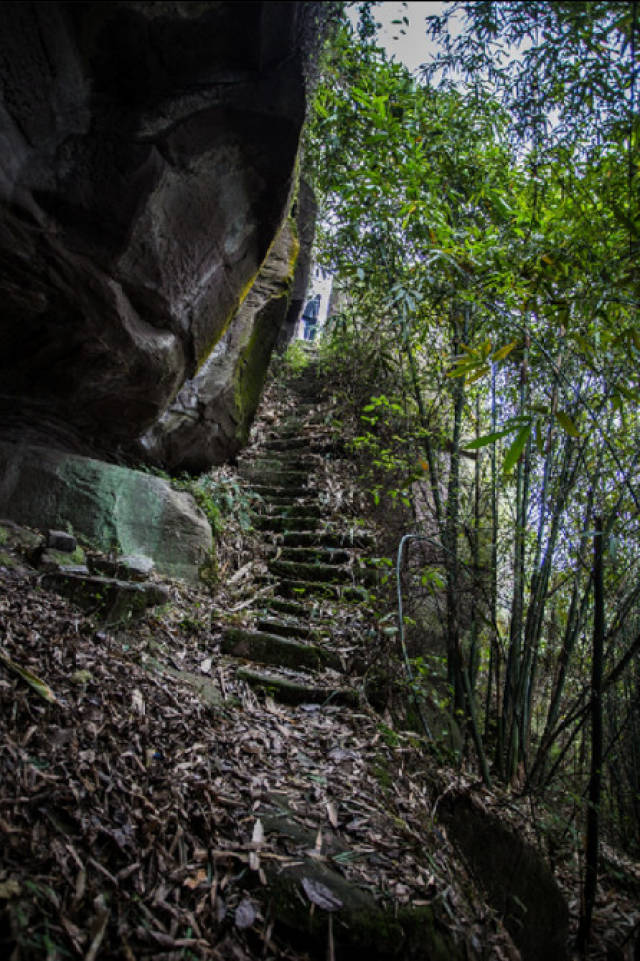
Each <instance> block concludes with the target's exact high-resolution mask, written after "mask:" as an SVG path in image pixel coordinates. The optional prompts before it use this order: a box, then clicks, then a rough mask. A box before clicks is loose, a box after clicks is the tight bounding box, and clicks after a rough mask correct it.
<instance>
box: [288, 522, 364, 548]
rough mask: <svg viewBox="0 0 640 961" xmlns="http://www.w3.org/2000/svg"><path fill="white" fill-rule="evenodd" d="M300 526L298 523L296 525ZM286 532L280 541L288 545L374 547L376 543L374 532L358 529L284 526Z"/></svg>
mask: <svg viewBox="0 0 640 961" xmlns="http://www.w3.org/2000/svg"><path fill="white" fill-rule="evenodd" d="M296 526H298V525H296ZM282 529H283V530H284V531H285V533H284V534H283V535H282V538H281V539H280V540H279V543H281V544H283V545H284V546H286V547H315V546H320V545H322V546H324V547H365V548H366V547H372V546H373V544H374V537H373V534H370V533H369V532H368V531H358V532H356V533H353V534H351V533H343V532H341V531H340V530H336V529H334V530H329V531H327V530H325V531H323V530H320V531H313V530H310V529H306V528H299V530H295V531H292V530H288V529H287V528H286V527H285V528H282Z"/></svg>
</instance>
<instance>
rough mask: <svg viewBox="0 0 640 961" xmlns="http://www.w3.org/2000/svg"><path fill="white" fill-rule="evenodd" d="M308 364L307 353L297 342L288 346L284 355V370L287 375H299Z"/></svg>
mask: <svg viewBox="0 0 640 961" xmlns="http://www.w3.org/2000/svg"><path fill="white" fill-rule="evenodd" d="M308 363H309V353H308V351H307V350H305V348H304V347H303V346H302V344H301V342H300V341H299V340H294V341H292V343H290V344H289V346H288V347H287V350H286V352H285V355H284V368H285V371H286V372H287V373H289V374H299V373H301V372H302V371H303V370H304V369H305V367H306V366H307V365H308Z"/></svg>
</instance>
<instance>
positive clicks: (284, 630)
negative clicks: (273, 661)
mask: <svg viewBox="0 0 640 961" xmlns="http://www.w3.org/2000/svg"><path fill="white" fill-rule="evenodd" d="M257 627H258V630H259V631H265V632H266V633H267V634H279V635H280V636H282V637H301V638H303V639H306V638H313V637H316V636H317V635H316V631H314V630H313V629H312V628H310V627H309V625H308V624H305V623H304V622H303V621H296V622H293V621H277V620H275V619H274V618H271V617H263V618H260V620H259V621H258V624H257Z"/></svg>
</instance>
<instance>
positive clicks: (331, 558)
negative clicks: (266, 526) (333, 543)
mask: <svg viewBox="0 0 640 961" xmlns="http://www.w3.org/2000/svg"><path fill="white" fill-rule="evenodd" d="M276 549H277V550H279V551H280V553H279V555H278V560H281V561H295V562H296V563H299V564H348V563H349V561H350V560H351V556H352V555H351V554H350V553H349V551H345V550H343V549H342V548H339V547H327V546H326V545H324V546H320V547H281V546H280V545H279V544H277V545H276Z"/></svg>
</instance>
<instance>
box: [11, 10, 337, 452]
mask: <svg viewBox="0 0 640 961" xmlns="http://www.w3.org/2000/svg"><path fill="white" fill-rule="evenodd" d="M324 6H327V7H328V6H330V5H323V4H316V3H301V2H291V3H266V2H265V3H260V2H256V3H244V4H243V5H242V8H241V11H242V12H241V14H240V13H239V12H238V11H239V8H238V6H237V5H236V4H233V3H229V2H205V3H187V2H181V0H167V2H158V3H149V2H145V0H125V2H103V3H71V2H61V0H57V2H50V3H35V2H31V3H29V2H20V3H17V2H7V3H3V4H1V5H0V27H1V29H0V91H1V92H2V94H1V96H0V139H1V143H2V150H1V160H0V207H1V208H2V215H1V216H0V265H1V266H0V303H1V304H2V308H1V312H0V377H1V382H2V391H1V395H0V424H1V425H2V432H3V435H4V438H5V439H8V440H14V441H17V440H24V439H25V438H27V439H29V440H30V441H38V442H41V441H42V439H43V438H44V437H46V439H47V443H48V445H50V446H52V445H53V444H54V442H55V444H56V445H57V446H60V447H61V448H63V449H67V450H73V451H75V452H78V453H92V452H98V453H100V454H101V455H104V456H106V457H107V458H108V459H117V456H118V452H119V451H122V450H123V449H127V450H128V449H130V447H131V445H135V443H136V442H137V440H138V438H139V437H140V436H141V435H142V434H143V433H144V432H145V431H147V430H148V429H149V428H151V427H152V425H153V424H154V423H155V422H156V421H157V420H158V418H159V417H160V416H161V415H162V414H163V413H164V411H165V410H166V409H167V407H168V406H169V404H170V403H171V402H172V401H173V400H174V398H175V397H176V395H177V393H178V391H179V390H180V388H181V387H182V385H183V384H184V383H185V381H186V380H189V381H190V382H191V383H193V381H194V379H195V378H196V375H197V373H198V371H200V370H202V369H203V366H204V365H208V366H207V371H208V375H209V373H210V370H211V366H214V367H215V365H216V364H218V363H220V364H223V365H224V364H226V363H227V360H228V357H229V355H230V353H233V351H235V352H236V353H235V355H234V356H236V357H238V355H240V359H239V361H238V363H235V361H234V363H233V365H232V377H231V381H230V383H225V388H224V396H222V388H220V390H219V391H218V401H217V403H218V405H220V404H222V405H223V406H224V405H230V406H229V409H226V408H225V409H224V411H223V412H217V413H215V415H214V414H213V412H212V411H210V410H209V413H208V414H207V415H206V416H204V417H203V418H202V422H203V424H204V426H205V428H207V427H209V425H210V424H211V423H219V424H220V428H219V438H220V439H219V441H215V440H213V441H212V444H211V447H212V449H211V450H206V452H205V453H204V454H203V455H202V456H200V455H198V456H195V455H194V454H193V453H192V451H193V448H194V446H196V447H197V444H196V442H195V440H194V439H193V438H191V440H190V441H189V442H185V444H184V450H183V447H182V445H180V444H178V443H177V442H175V441H174V431H173V430H171V429H168V430H167V437H168V438H169V437H170V438H171V440H170V441H169V440H167V442H166V449H167V451H168V453H169V456H170V458H171V459H173V460H175V461H176V462H177V463H181V462H184V463H191V461H192V460H194V459H195V460H196V461H197V462H198V463H211V460H212V458H220V457H221V456H223V455H222V453H221V452H222V451H223V450H224V451H225V452H226V453H228V451H229V450H232V449H233V446H234V445H237V444H239V443H242V439H243V437H244V436H245V435H246V424H247V420H248V419H250V416H251V410H252V408H253V406H254V404H255V398H256V393H257V392H258V391H259V388H260V385H261V377H262V375H263V374H262V371H261V367H262V365H264V364H265V363H266V361H267V360H268V356H269V353H270V344H271V342H272V340H273V338H274V337H275V336H276V334H277V330H275V331H274V328H277V326H278V324H279V323H280V319H281V313H282V305H281V304H279V300H280V299H281V298H276V302H274V303H272V304H270V306H268V309H267V305H266V303H263V304H262V307H264V308H265V309H266V310H267V313H266V314H265V313H264V310H263V312H262V314H261V316H260V319H259V320H257V321H256V323H255V324H254V325H253V327H251V329H250V330H248V328H247V318H246V316H245V314H246V312H247V311H248V310H251V312H252V314H255V313H256V309H258V311H259V312H260V310H261V309H262V307H261V308H256V305H255V303H253V302H252V303H251V304H249V303H248V301H249V300H250V298H247V296H246V294H247V291H248V290H252V291H253V294H252V296H254V299H255V298H256V297H257V298H258V299H260V296H262V295H259V294H258V291H256V290H255V288H254V281H255V280H256V277H257V276H258V273H259V271H260V269H261V267H262V265H263V264H264V262H265V258H266V257H267V254H268V252H269V250H270V249H271V246H272V244H273V241H274V238H275V237H276V236H277V234H278V232H279V230H280V228H281V225H282V224H283V221H284V219H285V217H286V215H287V212H288V210H289V207H290V202H291V196H292V191H293V184H294V179H295V170H296V158H297V153H298V146H299V136H300V131H301V126H302V122H303V118H304V113H305V77H304V74H305V71H306V64H307V62H308V60H309V53H310V51H311V50H313V48H314V47H315V41H314V33H315V30H316V27H315V23H316V21H317V20H318V17H320V19H322V16H323V13H322V8H323V7H324ZM319 11H320V13H319ZM289 249H290V248H289ZM282 303H283V304H284V300H283V301H282ZM239 308H241V309H240V311H239ZM238 311H239V312H238ZM267 314H268V316H267ZM276 315H277V316H276ZM233 318H236V320H233ZM232 321H233V323H232ZM236 326H237V329H236ZM225 337H226V339H224V340H221V339H222V338H225ZM263 338H266V340H265V342H264V343H263V342H262V339H263ZM216 345H219V347H218V350H217V352H216V353H215V355H214V359H213V360H211V361H210V360H209V358H210V356H211V352H212V350H213V348H214V347H215V346H216ZM214 379H216V378H214ZM216 383H218V384H220V383H221V382H220V378H219V377H218V378H217V379H216ZM208 402H209V401H205V407H206V404H207V403H208ZM181 403H182V402H181ZM172 423H173V421H171V420H170V424H172ZM227 438H229V439H230V440H229V442H228V441H227ZM174 450H175V454H174ZM226 453H225V456H226Z"/></svg>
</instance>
